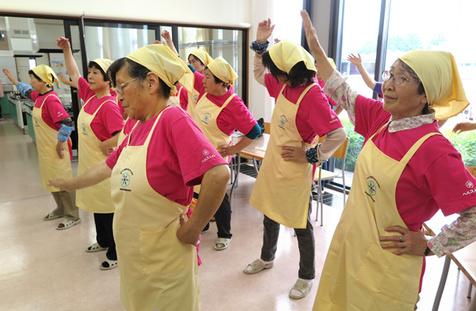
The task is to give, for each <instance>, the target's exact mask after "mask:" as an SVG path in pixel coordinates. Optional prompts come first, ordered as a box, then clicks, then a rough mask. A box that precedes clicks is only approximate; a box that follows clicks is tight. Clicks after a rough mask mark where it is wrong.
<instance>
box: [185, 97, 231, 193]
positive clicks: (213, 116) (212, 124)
mask: <svg viewBox="0 0 476 311" xmlns="http://www.w3.org/2000/svg"><path fill="white" fill-rule="evenodd" d="M235 95H236V94H234V93H233V94H231V95H230V96H229V97H228V98H227V99H226V101H225V102H224V103H223V105H222V106H221V107H218V106H217V105H215V104H214V103H213V102H211V101H210V100H209V99H208V98H207V93H205V94H203V96H202V97H201V98H200V99H199V100H198V103H196V104H195V106H194V107H195V108H193V115H192V119H193V120H194V121H195V123H196V124H197V125H198V127H199V128H200V129H201V130H202V132H203V133H204V134H205V136H206V137H207V138H208V140H209V141H210V142H211V143H212V145H213V147H215V149H217V148H218V146H222V145H229V144H230V143H231V136H230V135H227V134H225V133H223V132H222V131H221V130H220V128H219V127H218V124H217V118H218V115H219V114H220V112H222V111H223V109H225V107H226V106H228V104H229V103H230V102H231V100H232V99H233V98H234V97H235ZM189 106H190V102H189ZM225 161H228V157H226V158H225ZM193 191H194V192H195V193H200V185H196V186H194V187H193Z"/></svg>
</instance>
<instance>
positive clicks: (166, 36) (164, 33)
mask: <svg viewBox="0 0 476 311" xmlns="http://www.w3.org/2000/svg"><path fill="white" fill-rule="evenodd" d="M160 36H161V37H162V38H164V40H165V41H166V42H168V41H172V36H171V35H170V32H168V31H167V30H164V31H162V33H161V34H160Z"/></svg>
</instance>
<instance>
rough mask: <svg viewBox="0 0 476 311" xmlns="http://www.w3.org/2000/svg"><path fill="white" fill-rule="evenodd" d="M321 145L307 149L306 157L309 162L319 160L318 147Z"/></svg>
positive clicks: (312, 162)
mask: <svg viewBox="0 0 476 311" xmlns="http://www.w3.org/2000/svg"><path fill="white" fill-rule="evenodd" d="M318 147H319V146H316V147H314V148H310V149H308V150H307V151H306V158H307V162H309V163H311V164H314V163H318V162H319V153H318V152H317V148H318Z"/></svg>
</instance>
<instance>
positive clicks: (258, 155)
mask: <svg viewBox="0 0 476 311" xmlns="http://www.w3.org/2000/svg"><path fill="white" fill-rule="evenodd" d="M269 137H270V136H269V134H266V133H265V134H263V136H261V137H259V138H258V139H255V140H253V141H252V142H251V144H249V145H248V146H247V147H246V148H244V149H243V150H241V151H240V153H238V154H236V155H235V159H234V163H235V164H233V165H232V171H233V173H232V183H231V188H230V198H231V195H232V194H233V190H234V188H235V187H236V186H238V176H239V175H240V174H239V173H240V166H241V157H243V158H245V159H249V160H252V161H253V164H254V165H255V168H256V169H257V170H258V167H259V164H258V162H259V161H262V160H263V159H264V155H265V153H266V148H267V147H268V142H269ZM240 139H241V136H233V139H232V142H233V144H236V143H237V142H238V141H239V140H240Z"/></svg>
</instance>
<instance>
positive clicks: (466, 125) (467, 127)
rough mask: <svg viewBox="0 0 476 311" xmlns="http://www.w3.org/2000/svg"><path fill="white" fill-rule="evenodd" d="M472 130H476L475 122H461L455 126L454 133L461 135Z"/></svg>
mask: <svg viewBox="0 0 476 311" xmlns="http://www.w3.org/2000/svg"><path fill="white" fill-rule="evenodd" d="M471 130H476V123H475V122H461V123H458V124H456V125H455V127H454V128H453V132H455V133H457V134H459V133H461V132H467V131H471Z"/></svg>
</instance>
